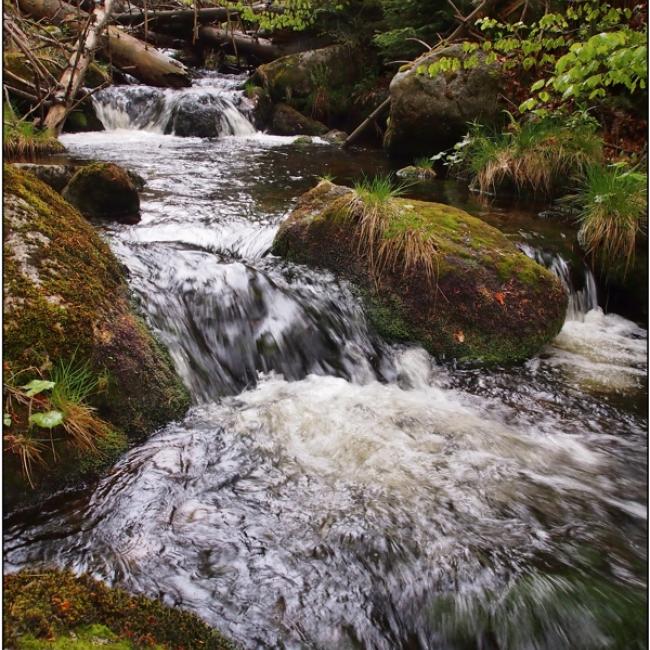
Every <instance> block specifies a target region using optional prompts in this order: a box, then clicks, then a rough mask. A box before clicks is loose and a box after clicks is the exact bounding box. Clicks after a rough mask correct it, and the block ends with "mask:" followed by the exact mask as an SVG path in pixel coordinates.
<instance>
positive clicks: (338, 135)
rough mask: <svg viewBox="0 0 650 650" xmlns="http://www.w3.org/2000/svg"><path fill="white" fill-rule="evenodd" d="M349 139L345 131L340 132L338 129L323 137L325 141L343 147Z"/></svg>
mask: <svg viewBox="0 0 650 650" xmlns="http://www.w3.org/2000/svg"><path fill="white" fill-rule="evenodd" d="M347 139H348V134H347V133H346V132H345V131H339V130H338V129H332V130H331V131H328V132H327V133H326V134H325V135H323V140H325V141H326V142H329V143H330V144H339V145H342V144H343V143H344V142H345V141H346V140H347Z"/></svg>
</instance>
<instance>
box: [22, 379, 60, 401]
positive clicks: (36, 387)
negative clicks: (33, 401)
mask: <svg viewBox="0 0 650 650" xmlns="http://www.w3.org/2000/svg"><path fill="white" fill-rule="evenodd" d="M55 385H56V384H55V382H53V381H45V380H44V379H32V381H30V382H29V384H25V385H24V386H21V388H22V389H23V390H24V391H25V395H27V397H34V396H35V395H38V394H39V393H42V392H43V391H44V390H51V389H52V388H54V386H55Z"/></svg>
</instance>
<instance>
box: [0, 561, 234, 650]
mask: <svg viewBox="0 0 650 650" xmlns="http://www.w3.org/2000/svg"><path fill="white" fill-rule="evenodd" d="M2 602H3V617H2V618H3V638H4V644H3V647H5V648H9V649H10V650H69V649H72V648H75V649H78V650H86V649H89V648H104V649H105V650H137V649H139V648H158V649H159V650H163V649H165V650H177V649H178V650H180V649H181V648H182V649H186V648H205V649H206V650H234V648H235V645H234V644H233V643H231V642H230V641H228V640H227V639H226V638H225V637H223V636H222V635H221V634H220V633H219V632H218V631H217V630H214V629H212V628H210V627H208V626H207V625H206V624H205V623H204V622H203V621H201V620H200V619H199V618H198V617H196V616H195V615H193V614H190V613H188V612H183V611H181V610H178V609H172V608H169V607H166V606H164V605H163V604H162V603H160V602H158V601H157V600H152V599H150V598H146V597H144V596H131V595H130V594H127V593H126V592H125V591H123V590H121V589H116V588H112V589H111V588H109V587H107V586H106V585H104V584H103V583H101V582H97V581H96V580H93V579H91V578H90V577H88V576H81V577H76V576H74V575H73V574H72V573H70V572H67V571H48V570H45V571H44V570H38V571H36V572H35V571H24V572H21V573H17V574H15V575H8V576H5V577H4V579H3V601H2Z"/></svg>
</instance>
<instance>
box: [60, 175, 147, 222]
mask: <svg viewBox="0 0 650 650" xmlns="http://www.w3.org/2000/svg"><path fill="white" fill-rule="evenodd" d="M62 194H63V198H64V199H66V201H69V202H70V203H72V205H73V206H74V207H75V208H77V209H78V210H79V211H80V212H81V213H82V214H83V215H84V216H86V217H90V218H94V219H108V220H111V221H119V222H121V223H127V224H128V223H130V224H133V223H138V221H140V196H139V194H138V186H137V182H136V180H135V179H134V177H133V176H132V175H131V174H129V172H128V171H127V170H126V169H124V168H123V167H120V166H119V165H115V164H114V163H93V164H91V165H84V166H82V167H79V168H78V169H77V171H76V172H75V173H74V175H73V176H72V178H71V179H70V181H69V182H68V184H67V185H66V186H65V188H64V189H63V191H62Z"/></svg>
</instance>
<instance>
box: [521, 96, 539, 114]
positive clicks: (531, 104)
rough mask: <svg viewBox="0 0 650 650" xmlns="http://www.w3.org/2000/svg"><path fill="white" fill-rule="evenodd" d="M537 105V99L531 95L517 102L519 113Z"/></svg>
mask: <svg viewBox="0 0 650 650" xmlns="http://www.w3.org/2000/svg"><path fill="white" fill-rule="evenodd" d="M535 106H537V100H536V99H534V98H533V97H531V98H530V99H527V100H526V101H525V102H523V103H521V104H519V112H520V113H525V112H526V111H530V110H532V109H533V108H535Z"/></svg>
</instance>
